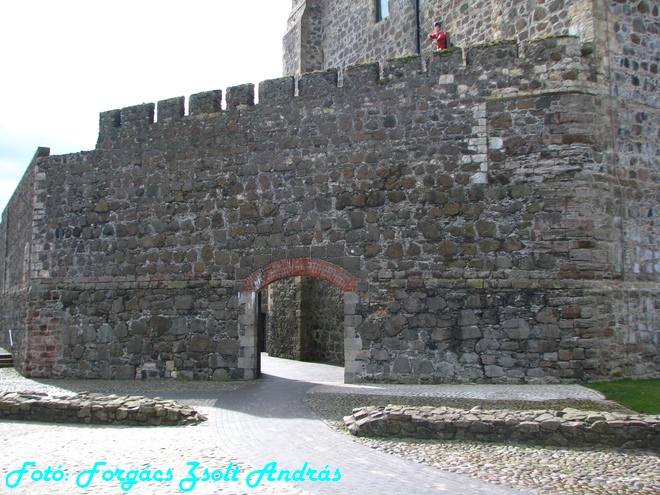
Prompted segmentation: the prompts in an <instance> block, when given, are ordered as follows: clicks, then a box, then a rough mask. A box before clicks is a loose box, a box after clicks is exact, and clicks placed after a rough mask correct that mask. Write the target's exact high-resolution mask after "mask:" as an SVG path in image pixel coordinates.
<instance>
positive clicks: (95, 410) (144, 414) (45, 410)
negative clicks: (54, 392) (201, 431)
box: [0, 392, 206, 426]
mask: <svg viewBox="0 0 660 495" xmlns="http://www.w3.org/2000/svg"><path fill="white" fill-rule="evenodd" d="M0 419H16V420H28V421H44V422H52V423H83V424H113V425H131V426H179V425H189V424H197V423H200V422H202V421H206V417H204V416H203V415H202V414H199V413H198V412H197V411H195V410H194V409H191V408H190V407H187V406H182V405H180V404H177V403H176V402H173V401H169V400H163V399H159V398H155V399H151V398H148V397H137V396H129V395H125V396H121V397H118V396H115V395H101V394H88V393H80V394H72V395H63V396H50V395H47V394H44V393H35V392H30V393H26V392H4V393H0Z"/></svg>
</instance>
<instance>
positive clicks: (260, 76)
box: [0, 0, 291, 211]
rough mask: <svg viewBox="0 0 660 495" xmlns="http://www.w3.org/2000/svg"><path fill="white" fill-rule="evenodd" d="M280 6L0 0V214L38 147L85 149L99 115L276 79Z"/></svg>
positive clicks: (197, 0) (284, 6)
mask: <svg viewBox="0 0 660 495" xmlns="http://www.w3.org/2000/svg"><path fill="white" fill-rule="evenodd" d="M290 10H291V0H250V1H249V2H235V1H230V0H188V1H186V2H163V1H162V0H161V1H154V0H131V1H128V0H115V1H113V2H105V1H94V2H91V1H89V0H84V1H81V0H61V1H59V2H53V1H52V0H35V1H30V2H3V3H2V4H1V6H0V46H3V47H5V48H3V49H2V50H1V51H0V67H2V71H3V76H2V77H1V78H0V94H2V95H4V96H5V97H6V101H4V102H3V109H2V112H0V211H2V210H3V209H4V208H5V205H6V202H7V201H8V200H9V197H10V196H11V194H12V192H13V190H14V189H15V187H16V185H17V184H18V181H19V180H20V178H21V177H22V175H23V173H24V172H25V169H26V168H27V166H28V165H29V162H30V160H31V158H32V156H33V155H34V153H35V151H36V149H37V147H38V146H44V147H48V148H51V154H53V155H60V154H66V153H75V152H78V151H81V150H89V149H93V148H94V145H95V143H96V138H97V133H98V119H99V113H100V112H103V111H106V110H112V109H115V108H122V107H126V106H131V105H136V104H140V103H145V102H156V101H158V100H162V99H166V98H172V97H176V96H185V97H188V96H190V95H191V94H194V93H198V92H201V91H208V90H213V89H221V90H223V91H224V90H225V89H226V88H227V87H229V86H235V85H238V84H244V83H254V84H257V83H259V82H261V81H263V80H265V79H272V78H276V77H280V76H281V74H282V37H283V36H284V32H285V30H286V21H287V18H288V15H289V13H290ZM7 47H11V48H7ZM7 191H9V192H7Z"/></svg>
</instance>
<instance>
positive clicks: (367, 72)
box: [97, 36, 596, 148]
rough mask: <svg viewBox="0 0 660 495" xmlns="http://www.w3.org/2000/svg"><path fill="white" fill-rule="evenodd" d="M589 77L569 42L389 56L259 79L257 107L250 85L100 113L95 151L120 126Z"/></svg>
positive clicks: (506, 89) (477, 93) (586, 63)
mask: <svg viewBox="0 0 660 495" xmlns="http://www.w3.org/2000/svg"><path fill="white" fill-rule="evenodd" d="M593 72H594V71H593V67H592V65H591V61H590V59H589V58H588V57H585V56H583V53H582V49H581V45H580V40H579V39H578V38H576V37H571V36H565V37H551V38H544V39H539V40H534V41H532V42H528V43H524V44H519V43H516V42H515V41H511V40H507V41H502V42H498V43H490V44H485V45H477V46H471V47H468V48H466V49H464V50H462V49H451V50H446V51H443V52H437V53H433V54H432V55H430V56H428V57H426V58H423V57H422V56H409V57H402V58H398V59H391V60H388V61H387V63H386V64H384V65H382V66H381V65H380V64H378V63H367V64H359V65H356V66H352V67H348V68H345V69H343V70H342V71H339V70H337V69H329V70H324V71H317V72H310V73H305V74H302V75H300V76H298V77H293V76H289V77H284V78H279V79H272V80H268V81H264V82H262V83H260V84H259V86H258V97H259V101H258V103H255V87H254V85H252V84H245V85H241V86H235V87H231V88H228V89H227V91H226V94H225V102H224V103H225V105H224V108H223V105H222V96H223V95H222V91H220V90H213V91H207V92H203V93H197V94H194V95H192V96H190V98H189V113H188V114H187V115H186V114H185V99H184V97H176V98H170V99H167V100H162V101H159V102H158V103H157V104H155V105H154V104H153V103H145V104H141V105H136V106H130V107H125V108H122V109H118V110H111V111H107V112H102V113H101V115H100V131H99V140H98V145H97V146H103V147H106V148H107V147H111V142H113V141H116V140H120V139H121V135H122V132H121V130H122V128H134V127H144V128H145V129H148V127H149V126H151V125H154V124H161V125H168V122H178V121H184V122H185V121H186V120H195V119H198V118H202V117H203V118H204V119H207V118H222V116H224V115H229V114H232V113H234V112H236V111H238V110H241V111H242V110H245V109H249V108H253V109H254V110H255V111H263V112H267V113H268V112H271V111H273V110H276V109H278V108H280V107H282V106H287V105H291V104H292V103H294V102H296V101H304V102H305V105H306V106H307V107H308V108H309V107H310V106H314V105H323V104H327V101H323V100H324V99H326V100H327V98H328V96H330V95H337V96H341V98H343V99H344V100H351V99H352V98H353V97H356V98H360V95H361V94H365V93H367V92H370V91H392V90H394V91H402V92H414V91H416V90H418V89H419V88H421V87H424V88H429V91H438V92H439V93H440V94H441V95H442V97H443V99H444V100H445V101H446V100H450V99H456V100H463V99H465V98H469V99H472V100H475V99H484V100H485V99H494V98H501V97H507V96H512V95H525V94H528V95H529V94H539V93H541V92H566V91H578V92H586V93H592V94H594V93H595V92H596V88H595V86H594V82H595V81H594V77H593ZM448 86H450V87H448ZM448 89H449V90H450V91H447V90H448ZM156 116H157V120H156ZM112 146H115V145H112Z"/></svg>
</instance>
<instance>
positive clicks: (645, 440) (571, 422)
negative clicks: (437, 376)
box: [344, 405, 660, 450]
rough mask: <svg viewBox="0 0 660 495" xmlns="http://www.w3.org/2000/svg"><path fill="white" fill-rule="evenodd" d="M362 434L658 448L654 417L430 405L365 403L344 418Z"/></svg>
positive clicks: (659, 425) (658, 419)
mask: <svg viewBox="0 0 660 495" xmlns="http://www.w3.org/2000/svg"><path fill="white" fill-rule="evenodd" d="M344 423H345V424H346V426H347V428H348V430H349V432H350V433H351V434H353V435H355V436H362V437H407V438H421V439H439V440H472V441H485V442H517V443H528V444H534V445H557V446H565V447H568V446H575V447H578V446H586V445H592V446H608V447H617V448H651V449H656V450H660V416H647V415H643V414H625V413H617V412H594V411H582V410H579V409H573V408H565V409H563V410H561V411H556V410H519V411H511V410H481V409H479V408H478V407H476V408H473V409H471V410H462V409H453V408H449V407H437V408H436V407H433V406H421V407H410V406H399V405H388V406H384V407H383V406H367V407H361V408H357V409H354V410H353V414H352V415H350V416H346V417H344Z"/></svg>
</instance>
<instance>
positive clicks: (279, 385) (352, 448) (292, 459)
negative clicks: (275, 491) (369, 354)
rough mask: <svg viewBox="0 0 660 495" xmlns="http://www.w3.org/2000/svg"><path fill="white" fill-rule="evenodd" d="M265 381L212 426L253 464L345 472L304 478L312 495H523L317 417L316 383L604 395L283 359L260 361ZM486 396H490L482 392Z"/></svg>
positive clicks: (364, 388) (358, 388)
mask: <svg viewBox="0 0 660 495" xmlns="http://www.w3.org/2000/svg"><path fill="white" fill-rule="evenodd" d="M262 369H263V370H264V371H265V373H264V375H263V376H262V378H261V380H259V381H258V382H256V383H253V384H251V385H248V386H246V387H244V388H242V389H240V390H237V391H233V392H225V393H222V394H221V395H220V398H219V399H218V401H217V402H216V407H215V427H216V430H217V431H218V434H219V437H220V439H221V442H222V444H223V446H224V447H225V448H226V449H227V450H228V452H230V453H231V454H232V455H235V456H237V457H240V458H241V459H245V460H246V461H247V462H249V463H250V464H252V465H255V466H262V465H266V464H267V463H269V462H277V468H278V469H289V470H291V471H293V470H295V469H300V467H301V466H303V465H305V463H307V465H308V466H310V467H311V468H312V469H316V470H322V469H325V468H327V469H329V471H330V473H334V472H335V470H336V469H339V470H340V472H341V480H340V481H338V482H330V483H311V482H303V483H300V484H298V486H299V487H300V488H303V489H304V490H305V491H308V492H310V493H318V494H326V493H328V494H330V493H335V494H336V493H347V494H348V493H360V494H365V495H366V494H378V495H380V494H383V493H386V494H389V493H391V494H420V495H421V494H441V493H451V494H463V493H465V494H482V493H483V494H492V495H498V494H513V493H523V492H518V491H514V490H509V489H506V488H502V487H499V486H497V485H492V484H487V483H484V482H480V481H476V480H472V479H469V478H466V477H463V476H460V475H455V474H451V473H445V472H441V471H438V470H437V469H433V468H430V467H427V466H422V465H419V464H416V463H412V462H409V461H406V460H404V459H401V458H397V457H393V456H388V455H383V454H382V453H381V452H378V451H375V450H373V449H370V448H369V447H367V446H365V445H362V444H360V443H357V442H354V441H352V440H351V439H350V438H349V437H347V436H346V435H343V434H341V433H338V432H336V431H334V430H332V429H331V428H329V427H327V426H325V425H324V424H322V423H320V422H319V421H318V420H317V419H316V418H315V417H313V416H312V415H311V414H310V413H309V412H308V411H307V409H306V408H305V407H304V406H303V404H302V398H303V396H304V395H305V394H306V393H307V392H309V391H310V390H312V389H313V391H314V392H316V391H322V392H324V393H338V394H339V393H360V394H375V395H424V396H444V397H458V398H465V397H477V398H486V397H489V398H493V399H495V398H496V399H498V400H503V399H507V400H552V399H563V398H588V399H591V400H601V399H602V396H601V395H600V394H599V393H598V392H595V391H591V390H589V389H586V388H584V387H579V386H571V385H569V386H565V385H563V386H543V387H541V386H536V387H535V386H527V385H524V386H513V385H503V386H492V385H491V386H477V385H465V386H456V385H426V386H407V385H405V386H404V385H344V384H343V383H342V380H343V368H340V367H332V366H326V365H318V364H313V363H298V362H292V361H286V360H282V359H275V358H269V357H267V356H264V358H263V359H262ZM484 396H486V397H484Z"/></svg>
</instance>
